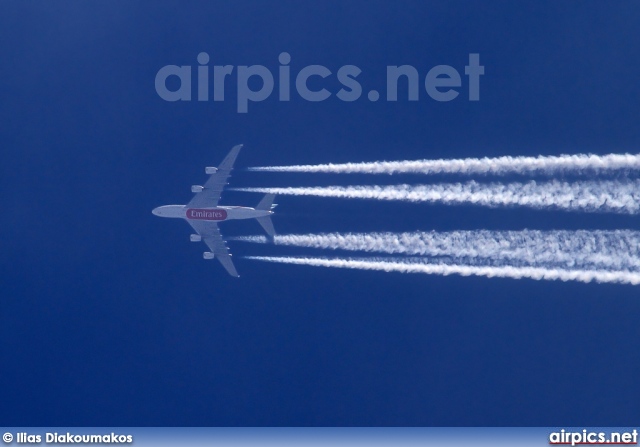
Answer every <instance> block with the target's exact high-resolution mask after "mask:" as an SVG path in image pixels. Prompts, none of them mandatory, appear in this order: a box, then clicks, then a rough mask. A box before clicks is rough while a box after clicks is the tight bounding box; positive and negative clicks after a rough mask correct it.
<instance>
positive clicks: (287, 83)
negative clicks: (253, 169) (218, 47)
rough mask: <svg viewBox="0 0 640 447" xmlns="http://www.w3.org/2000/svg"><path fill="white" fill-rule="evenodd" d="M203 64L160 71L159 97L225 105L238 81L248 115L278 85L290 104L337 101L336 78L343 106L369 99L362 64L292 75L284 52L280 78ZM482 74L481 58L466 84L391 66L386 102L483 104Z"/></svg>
mask: <svg viewBox="0 0 640 447" xmlns="http://www.w3.org/2000/svg"><path fill="white" fill-rule="evenodd" d="M197 61H198V65H197V66H196V70H194V69H193V67H192V66H191V65H180V66H179V65H165V66H164V67H162V68H161V69H160V70H158V72H157V73H156V77H155V88H156V92H157V93H158V96H160V98H162V99H164V100H165V101H191V100H192V98H193V97H195V98H197V100H198V101H210V100H213V101H225V92H226V89H225V81H227V80H228V79H229V78H230V77H233V78H235V81H236V82H235V84H236V94H235V100H236V101H237V111H238V113H247V112H248V111H249V103H255V102H261V101H264V100H266V99H267V98H269V97H271V95H272V94H273V92H274V90H275V89H276V88H275V84H276V83H277V85H278V87H277V99H278V100H279V101H285V102H286V101H290V100H291V97H292V90H293V91H295V93H297V95H298V96H299V97H300V98H302V99H304V100H306V101H310V102H319V101H325V100H327V99H329V98H331V96H333V95H334V92H331V91H330V90H329V87H330V85H329V84H332V83H331V82H329V81H331V77H333V76H335V79H336V80H337V81H338V83H339V85H340V88H339V90H338V91H337V92H335V96H336V97H337V98H338V99H339V100H340V101H344V102H353V101H357V100H358V99H360V98H361V96H362V94H363V86H362V84H361V83H360V81H358V76H360V74H361V73H362V70H361V69H360V68H358V67H357V66H356V65H343V66H341V67H339V68H338V69H337V70H335V71H332V70H331V69H329V68H327V67H325V66H324V65H307V66H305V67H303V68H302V69H300V70H299V71H297V72H296V73H292V70H291V66H290V63H291V56H290V55H289V53H280V55H279V56H278V62H279V64H280V65H279V66H278V69H277V76H274V74H273V72H272V70H270V69H269V68H267V67H265V66H264V65H238V66H237V67H235V66H233V65H213V66H209V61H210V58H209V55H208V54H207V53H205V52H202V53H200V54H198V57H197ZM194 72H195V73H194ZM482 75H484V66H483V65H480V55H479V54H478V53H471V54H469V62H468V64H467V65H465V66H464V76H466V79H465V78H463V76H462V75H461V74H460V71H459V70H457V69H456V68H455V67H452V66H451V65H436V66H434V67H433V68H431V69H430V70H429V71H427V73H426V74H424V75H422V76H421V75H420V73H419V72H418V70H417V69H416V68H415V67H414V66H412V65H388V66H387V67H386V95H385V99H386V101H390V102H393V101H398V100H399V99H398V98H399V96H400V95H399V93H398V91H399V86H401V87H400V89H401V90H402V91H403V92H405V91H406V97H402V98H400V100H405V99H406V100H408V101H418V100H419V99H420V97H421V93H420V92H421V90H422V89H424V92H425V93H426V95H427V96H428V97H429V98H431V99H432V100H434V101H438V102H447V101H452V100H454V99H456V98H458V97H460V96H462V97H465V96H466V98H467V99H468V100H469V101H479V100H480V76H482ZM194 77H195V79H194ZM463 79H464V82H463ZM192 81H193V82H192ZM465 84H466V85H465ZM194 89H195V91H194ZM465 90H466V92H465ZM464 93H466V95H465V94H464ZM403 96H404V95H403ZM423 97H424V96H423ZM367 99H368V100H369V101H372V102H375V101H378V100H379V99H381V95H380V93H379V92H378V90H375V89H372V90H369V91H368V92H367Z"/></svg>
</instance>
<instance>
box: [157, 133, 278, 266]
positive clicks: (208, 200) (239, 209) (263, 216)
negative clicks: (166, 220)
mask: <svg viewBox="0 0 640 447" xmlns="http://www.w3.org/2000/svg"><path fill="white" fill-rule="evenodd" d="M240 149H242V144H239V145H237V146H234V147H233V148H232V149H231V151H230V152H229V154H228V155H227V156H226V157H225V159H224V160H222V163H220V166H218V167H217V168H214V167H207V168H205V173H207V174H210V177H209V179H208V180H207V182H206V183H205V184H204V185H202V186H200V185H194V186H192V187H191V192H193V193H195V196H194V197H193V198H192V199H191V201H190V202H189V203H187V204H186V205H164V206H159V207H157V208H155V209H154V210H153V211H152V213H153V214H154V215H156V216H159V217H171V218H178V219H184V220H186V221H187V223H188V224H189V225H191V226H192V227H193V229H194V230H195V231H196V233H197V234H192V235H191V237H190V240H191V242H200V241H204V243H205V244H207V246H208V247H209V250H211V251H205V252H204V253H203V255H202V257H203V258H204V259H214V258H216V259H218V261H220V264H222V266H223V267H224V268H225V269H226V270H227V272H228V273H229V274H230V275H231V276H234V277H236V278H238V277H239V276H240V275H238V272H237V271H236V268H235V266H234V265H233V261H231V253H229V248H228V247H227V245H226V242H225V241H224V239H222V235H221V234H220V230H219V229H218V223H219V222H224V221H227V220H234V219H256V220H257V221H258V223H259V224H260V225H261V226H262V228H264V231H265V232H266V233H267V236H268V237H269V239H271V240H272V241H273V237H274V236H275V234H276V231H275V229H274V228H273V223H272V222H271V215H272V214H273V209H274V208H275V207H276V206H277V205H275V204H274V203H273V201H274V199H275V197H276V196H275V194H267V195H265V196H264V198H263V199H262V200H261V201H260V203H258V205H256V207H255V208H249V207H246V206H218V202H219V201H220V194H221V193H222V190H223V189H224V187H225V186H226V185H227V184H228V183H227V179H228V178H229V175H230V173H231V169H233V163H234V162H235V161H236V157H237V156H238V153H239V152H240Z"/></svg>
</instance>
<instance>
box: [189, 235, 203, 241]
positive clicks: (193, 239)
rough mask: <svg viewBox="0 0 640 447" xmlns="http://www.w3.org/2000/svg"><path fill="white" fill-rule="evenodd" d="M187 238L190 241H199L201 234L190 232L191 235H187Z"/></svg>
mask: <svg viewBox="0 0 640 447" xmlns="http://www.w3.org/2000/svg"><path fill="white" fill-rule="evenodd" d="M189 240H190V241H191V242H200V241H201V240H202V236H200V235H199V234H192V235H191V236H189Z"/></svg>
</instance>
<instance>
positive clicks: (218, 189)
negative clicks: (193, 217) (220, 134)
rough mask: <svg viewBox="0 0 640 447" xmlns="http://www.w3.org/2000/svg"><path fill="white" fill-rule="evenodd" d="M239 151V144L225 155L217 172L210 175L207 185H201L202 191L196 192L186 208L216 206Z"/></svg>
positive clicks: (240, 147)
mask: <svg viewBox="0 0 640 447" xmlns="http://www.w3.org/2000/svg"><path fill="white" fill-rule="evenodd" d="M240 149H242V145H241V144H238V145H237V146H234V147H233V148H232V149H231V151H230V152H229V154H227V156H226V157H225V158H224V160H222V163H220V166H218V170H217V171H216V172H215V173H213V174H211V176H210V177H209V180H207V183H205V184H204V185H202V186H203V188H204V189H203V190H202V191H200V192H197V193H196V195H195V196H194V197H193V199H191V201H190V202H189V203H188V204H187V206H188V207H193V208H198V207H214V206H218V202H219V201H220V194H221V193H222V190H223V189H224V187H225V186H226V185H227V179H228V178H229V175H230V174H231V169H233V164H234V163H235V161H236V158H237V157H238V153H239V152H240Z"/></svg>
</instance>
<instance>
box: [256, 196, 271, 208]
mask: <svg viewBox="0 0 640 447" xmlns="http://www.w3.org/2000/svg"><path fill="white" fill-rule="evenodd" d="M275 198H276V195H275V194H267V195H265V196H264V197H263V198H262V200H261V201H260V203H258V205H256V209H257V210H263V211H269V210H271V209H272V208H275V207H276V206H275V205H274V204H273V201H274V200H275Z"/></svg>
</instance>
